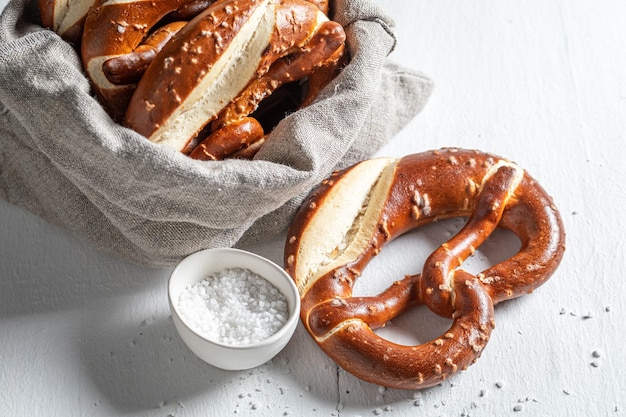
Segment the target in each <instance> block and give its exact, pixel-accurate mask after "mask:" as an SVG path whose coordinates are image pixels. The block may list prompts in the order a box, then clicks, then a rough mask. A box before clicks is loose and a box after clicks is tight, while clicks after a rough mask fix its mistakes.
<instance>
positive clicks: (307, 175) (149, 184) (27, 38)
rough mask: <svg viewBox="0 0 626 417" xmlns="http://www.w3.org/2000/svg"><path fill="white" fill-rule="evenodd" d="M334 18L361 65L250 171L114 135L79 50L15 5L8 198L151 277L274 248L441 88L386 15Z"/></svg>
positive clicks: (1, 190) (33, 7)
mask: <svg viewBox="0 0 626 417" xmlns="http://www.w3.org/2000/svg"><path fill="white" fill-rule="evenodd" d="M333 9H334V11H335V14H334V16H333V18H334V20H336V21H338V22H339V23H341V24H342V25H343V26H344V27H345V30H346V33H347V43H348V49H349V52H350V55H351V62H350V64H349V65H348V66H347V67H346V68H345V70H344V71H343V72H342V73H341V75H340V76H339V77H338V78H336V79H335V80H334V82H333V83H332V84H331V85H329V86H328V87H327V88H326V89H325V90H324V91H323V92H322V95H321V96H320V97H319V99H318V100H317V101H316V102H315V103H314V104H312V105H311V106H309V107H307V108H306V109H303V110H301V111H298V112H295V113H293V114H291V115H290V116H288V117H287V118H286V119H284V120H283V121H282V122H281V123H280V124H279V125H278V126H277V127H276V128H275V130H274V131H273V132H272V134H271V136H270V138H269V139H268V141H267V143H266V145H265V146H264V147H263V148H262V150H261V151H260V152H259V153H258V154H257V156H256V158H255V160H254V161H241V160H226V161H219V162H215V161H209V162H201V161H195V160H192V159H190V158H188V157H187V156H185V155H183V154H180V153H178V152H176V151H173V150H170V149H168V148H165V147H162V146H159V145H155V144H153V143H151V142H149V141H148V140H146V139H145V138H144V137H142V136H141V135H139V134H137V133H135V132H133V131H131V130H129V129H126V128H124V127H122V126H120V125H118V124H116V123H114V122H113V121H112V120H111V119H110V118H109V117H108V115H107V114H106V113H105V111H104V110H103V109H102V107H101V106H100V105H99V104H98V102H97V101H96V100H95V99H94V97H93V96H92V94H91V92H90V88H89V82H88V80H87V79H86V78H85V75H84V73H83V70H82V67H81V63H80V60H79V57H78V56H77V54H76V53H75V51H74V50H73V49H72V47H71V46H70V45H69V44H67V43H66V42H64V41H62V40H61V39H60V38H59V37H58V36H57V35H56V34H55V33H53V32H51V31H49V30H46V29H43V28H42V27H40V26H39V12H38V9H37V3H36V0H12V1H11V2H10V3H9V4H8V6H7V7H6V9H5V10H4V12H3V14H2V16H1V17H0V141H1V144H0V197H2V198H4V199H6V200H7V201H9V202H12V203H14V204H16V205H18V206H20V207H23V208H25V209H27V210H29V211H30V212H32V213H35V214H36V215H39V216H41V217H42V218H44V219H46V220H47V221H49V222H50V223H52V224H55V225H59V226H61V227H63V228H65V229H67V230H68V231H70V232H71V233H73V234H74V235H76V236H77V237H78V238H80V239H82V240H83V241H86V242H88V243H90V244H92V245H94V246H95V247H97V248H99V249H101V250H103V251H105V252H107V253H109V254H113V255H116V256H119V257H122V258H124V259H126V260H129V261H131V262H135V263H139V264H144V265H150V266H171V265H173V264H174V263H176V262H177V261H179V260H180V259H181V258H183V257H184V256H186V255H188V254H190V253H193V252H195V251H197V250H200V249H203V248H212V247H228V246H237V245H241V244H244V243H251V242H257V241H260V240H263V239H268V238H272V237H276V236H278V235H279V234H280V233H281V232H283V231H284V230H285V229H286V227H287V226H288V225H289V222H290V221H291V218H292V215H293V214H294V212H295V210H296V209H297V207H298V205H299V204H300V203H301V201H302V199H303V198H304V197H305V196H306V194H307V193H308V191H309V190H310V189H311V188H312V187H313V186H314V185H316V184H317V183H319V182H320V181H322V180H323V179H324V178H325V177H327V176H328V175H329V174H330V173H331V172H332V171H333V170H335V169H340V168H344V167H347V166H349V165H351V164H353V163H355V162H357V161H359V160H362V159H366V158H368V157H369V156H371V155H372V154H373V153H374V152H376V151H377V150H378V149H379V148H380V147H381V146H382V145H383V144H385V143H386V142H387V141H389V140H390V139H391V138H392V136H393V135H394V134H395V133H396V132H398V131H399V130H400V129H401V128H402V127H404V126H405V125H406V123H407V122H408V121H409V120H410V119H412V118H413V117H414V116H415V115H416V114H417V113H418V112H419V111H420V110H421V109H422V108H423V106H424V104H425V102H426V100H427V98H428V96H429V94H430V91H431V88H432V84H431V82H430V80H429V79H428V78H426V77H424V76H423V75H421V74H419V73H417V72H415V71H413V70H409V69H406V68H402V67H400V66H398V65H395V64H394V63H392V62H390V61H389V60H388V58H387V56H388V54H389V53H390V52H391V51H392V50H393V47H394V45H395V42H396V39H395V37H394V34H393V23H392V21H391V20H390V19H389V18H388V17H387V16H386V15H385V13H384V12H383V11H382V10H381V9H380V8H379V7H377V6H376V5H375V4H373V3H372V2H371V1H370V0H336V1H335V2H334V3H333Z"/></svg>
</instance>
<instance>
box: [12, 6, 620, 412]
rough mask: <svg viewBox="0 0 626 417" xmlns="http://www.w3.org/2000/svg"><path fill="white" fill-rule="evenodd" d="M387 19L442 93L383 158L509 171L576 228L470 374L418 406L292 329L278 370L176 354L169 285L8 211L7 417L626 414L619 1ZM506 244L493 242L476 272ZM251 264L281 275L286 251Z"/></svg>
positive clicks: (412, 247)
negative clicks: (477, 158) (442, 158)
mask: <svg viewBox="0 0 626 417" xmlns="http://www.w3.org/2000/svg"><path fill="white" fill-rule="evenodd" d="M5 4H6V0H0V7H1V6H4V5H5ZM381 4H384V5H385V6H384V7H385V8H386V9H387V10H388V11H389V13H390V14H391V15H392V16H393V17H394V19H395V21H396V24H397V33H398V37H399V42H398V45H397V48H396V50H395V52H394V53H393V55H392V59H393V60H395V61H397V62H400V63H403V64H405V65H407V66H409V67H411V68H414V69H418V70H421V71H423V72H424V73H426V74H428V75H429V76H431V77H432V78H433V79H434V80H435V82H436V89H435V92H434V94H433V96H432V98H431V100H430V102H429V103H428V105H427V107H426V109H425V111H424V112H423V113H422V114H421V115H420V116H419V117H418V118H417V119H415V120H414V121H413V123H411V125H410V126H408V127H407V128H406V129H405V130H404V131H402V132H401V133H400V134H399V135H398V136H397V137H396V138H395V139H394V141H393V142H392V143H391V144H390V145H388V146H387V147H386V148H385V149H383V150H382V151H381V152H380V155H393V156H400V155H402V154H405V153H411V152H419V151H424V150H429V149H435V148H439V147H443V146H459V147H465V148H477V149H481V150H484V151H489V152H493V153H497V154H500V155H502V156H505V157H508V158H510V159H512V160H514V161H516V162H518V163H519V164H520V165H521V166H523V167H525V168H526V169H527V170H528V171H529V172H530V173H531V175H533V176H534V177H535V178H536V179H538V180H539V182H540V183H541V184H542V185H543V186H544V188H546V189H547V190H548V191H549V193H550V194H551V195H552V196H553V197H554V199H555V202H556V205H557V206H558V207H559V208H560V210H561V213H562V216H563V219H564V222H565V226H566V231H567V247H568V250H567V252H566V256H565V258H564V260H563V262H562V265H561V267H560V269H559V270H558V271H557V273H556V274H555V275H554V276H553V277H552V279H551V280H550V281H548V283H547V284H546V285H544V286H543V287H541V288H540V289H539V290H537V291H536V292H535V293H534V294H532V295H530V296H527V297H522V298H520V299H517V300H514V301H511V302H507V303H505V304H502V305H499V306H498V307H497V308H496V322H497V327H496V329H495V330H494V332H493V336H492V339H491V341H490V342H489V344H488V346H487V348H486V349H485V351H484V353H483V355H482V357H481V358H480V360H479V361H478V363H477V364H475V365H473V366H472V367H470V368H469V369H468V370H467V371H466V372H463V373H461V374H459V375H457V376H456V377H454V378H452V379H450V380H449V381H447V382H445V383H443V384H442V385H441V386H437V387H434V388H431V389H428V390H424V391H421V392H413V391H397V390H389V389H384V388H381V387H378V386H375V385H371V384H367V383H363V382H360V381H358V380H357V379H355V378H354V377H352V376H351V375H349V374H346V373H345V372H343V371H341V370H338V369H337V367H336V366H335V365H334V364H333V363H332V362H331V361H330V360H329V359H327V358H326V357H325V356H324V355H323V354H322V353H321V352H320V351H319V350H318V349H317V347H316V346H315V345H314V344H313V342H312V340H311V339H310V338H309V337H308V335H307V334H306V332H305V331H304V330H303V329H302V327H300V328H299V329H298V331H297V332H296V336H295V337H294V339H293V340H292V341H291V343H290V344H289V345H288V346H287V347H286V348H285V350H284V351H283V352H282V353H281V354H280V355H279V356H278V357H277V358H276V359H275V360H274V361H273V362H271V363H269V364H266V365H264V366H261V367H259V368H257V369H254V370H251V371H244V372H226V371H220V370H218V369H215V368H212V367H210V366H208V365H205V364H204V363H203V362H201V361H200V360H198V359H196V358H195V357H194V356H193V354H192V353H190V352H189V351H188V350H187V349H186V348H185V347H184V345H183V344H182V342H181V341H180V340H179V339H178V337H177V335H176V333H175V330H174V327H173V323H172V322H171V320H170V318H169V312H168V307H167V299H166V293H165V285H166V279H167V276H168V273H169V270H165V269H163V270H161V269H146V268H141V267H137V266H134V265H130V264H127V263H124V262H120V261H119V260H117V259H112V258H109V257H107V256H104V255H102V254H100V253H97V252H96V251H94V250H92V249H90V248H88V247H85V246H84V245H83V244H82V243H80V242H78V241H76V240H75V239H74V238H73V237H71V236H69V235H68V234H67V233H66V232H64V231H63V230H59V229H57V228H55V227H52V226H50V225H48V224H46V223H45V222H43V221H42V220H40V219H38V218H36V217H33V216H32V215H30V214H29V213H26V212H24V211H23V210H21V209H18V208H16V207H14V206H12V205H10V204H8V203H6V202H4V201H0V415H3V416H103V417H104V416H106V417H108V416H164V417H165V416H176V417H186V416H189V417H192V416H193V417H195V416H211V415H218V414H219V415H224V416H226V415H234V414H236V415H245V416H248V415H250V416H281V415H293V416H358V415H360V416H368V415H389V416H391V415H393V416H463V415H464V416H469V415H473V416H501V415H509V414H515V415H520V416H521V415H532V416H621V415H626V400H625V399H624V398H625V397H626V371H625V368H624V363H623V358H624V343H625V342H626V337H625V336H624V334H625V333H626V325H625V319H624V312H625V311H626V302H625V301H624V294H625V293H626V279H625V278H624V265H625V260H624V258H625V247H624V243H623V241H624V239H625V238H626V236H625V235H626V233H625V232H626V227H625V226H624V221H623V213H624V206H625V204H624V203H625V202H626V198H625V197H624V192H625V189H624V188H625V187H624V183H625V180H624V177H625V174H626V167H625V165H626V164H625V163H624V159H625V158H626V152H625V151H624V145H623V142H624V141H625V140H626V117H625V116H626V24H625V22H626V2H624V1H621V0H601V1H596V0H586V1H583V0H555V1H550V2H548V1H544V0H527V1H501V2H494V1H487V0H484V1H473V2H467V1H460V0H437V1H435V0H429V1H415V0H410V1H409V0H405V1H400V0H395V1H387V2H382V1H381ZM460 226H461V223H460V222H459V221H449V222H442V223H440V224H438V225H435V226H433V227H429V228H427V229H426V230H424V231H422V232H418V233H412V234H411V235H409V236H406V237H404V238H401V239H400V240H398V241H397V242H394V243H393V244H392V245H391V246H390V247H389V248H388V249H387V250H386V251H384V252H383V253H382V254H381V255H380V257H379V258H378V259H376V261H375V262H374V263H372V265H370V267H369V268H368V273H367V274H366V275H365V276H364V277H363V279H362V281H360V282H359V286H358V291H360V292H362V293H367V292H370V291H374V290H375V289H376V288H378V287H380V286H383V285H382V284H375V283H373V282H374V281H373V279H370V281H369V283H371V285H368V281H367V280H368V277H370V278H371V277H373V276H386V277H389V279H394V278H397V277H398V276H402V275H403V274H404V273H408V272H414V271H415V270H416V268H419V263H420V262H421V261H423V259H424V258H425V257H426V255H427V253H428V251H429V250H430V249H432V248H434V247H435V245H437V244H438V243H440V241H441V240H442V239H444V238H447V237H448V236H449V235H450V234H451V233H453V232H454V231H455V230H458V228H459V227H460ZM511 243H512V239H511V238H510V236H508V235H506V234H500V235H498V236H497V237H496V238H494V239H492V240H491V241H489V242H487V244H486V245H485V248H484V249H483V250H482V251H480V252H479V253H478V254H477V256H475V257H474V258H473V259H472V260H471V262H470V266H469V268H470V269H476V270H478V269H480V267H481V266H482V265H483V264H485V263H487V262H488V259H494V258H495V259H498V258H501V257H502V256H504V255H506V254H507V253H508V252H507V248H509V247H510V246H511ZM251 249H252V250H254V251H256V252H258V253H261V254H263V255H266V256H268V257H270V258H272V259H273V260H275V261H277V262H280V260H281V253H282V242H281V241H275V242H270V243H269V244H265V245H260V246H259V247H257V248H251ZM509 250H510V249H509ZM448 324H449V323H448V322H447V321H446V320H443V319H439V318H436V317H435V316H434V315H433V314H432V313H430V312H428V311H427V310H424V309H418V310H417V311H415V312H412V313H411V314H410V315H409V316H408V317H406V318H404V319H402V320H398V321H397V322H394V323H392V324H391V325H390V326H389V328H387V329H385V331H384V334H386V335H387V336H388V337H390V338H394V339H395V340H399V341H407V342H411V343H418V342H423V341H426V340H428V339H429V338H431V337H433V336H435V335H436V334H438V333H439V332H440V331H442V330H444V329H445V328H446V326H447V325H448ZM593 352H597V354H598V355H599V357H598V358H595V357H594V356H593ZM594 365H595V366H594ZM498 386H500V387H498ZM516 406H517V408H518V409H519V408H520V407H521V409H520V410H519V411H515V410H516Z"/></svg>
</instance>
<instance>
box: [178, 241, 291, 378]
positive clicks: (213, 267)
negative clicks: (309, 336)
mask: <svg viewBox="0 0 626 417" xmlns="http://www.w3.org/2000/svg"><path fill="white" fill-rule="evenodd" d="M233 270H239V271H240V270H244V271H249V272H250V273H252V274H254V275H258V276H260V277H262V278H264V280H266V281H263V282H261V281H259V280H256V281H255V282H257V283H258V284H260V286H259V287H260V288H267V287H270V288H275V289H277V290H278V291H280V293H281V294H282V296H280V295H274V296H272V297H280V298H281V299H282V300H278V301H276V302H275V303H272V304H274V306H273V307H272V308H274V310H271V311H273V312H272V313H271V314H270V313H269V310H268V313H262V314H261V316H264V317H265V319H267V317H273V314H275V310H278V311H281V308H284V310H286V311H285V313H286V314H285V317H284V320H281V323H282V322H283V321H284V323H282V324H281V326H282V327H280V328H279V329H278V330H276V331H275V333H273V334H271V335H269V336H267V337H265V335H266V334H267V333H268V328H269V327H272V326H267V325H266V324H267V323H266V322H262V321H261V324H260V325H256V327H255V326H252V325H251V324H250V323H258V321H257V320H256V319H255V320H249V321H246V322H239V324H240V326H235V327H240V328H238V329H236V330H237V331H239V333H243V334H245V333H246V332H250V333H251V336H254V337H251V339H254V338H255V337H256V338H258V337H259V335H261V336H262V337H263V339H262V340H253V341H242V340H240V339H237V338H233V337H224V336H223V335H221V336H220V334H219V333H216V332H215V331H213V332H211V331H209V332H207V328H209V329H211V328H215V327H218V328H219V327H220V326H224V323H226V322H229V321H230V320H231V316H237V315H241V313H242V312H241V311H235V312H231V313H228V312H225V313H224V314H223V315H222V316H215V315H213V316H210V315H209V316H206V315H204V314H205V313H206V312H204V311H201V312H200V313H202V314H200V315H191V314H190V304H189V293H190V288H197V286H198V285H199V284H198V283H199V282H201V281H205V287H204V289H201V290H200V291H198V290H197V289H196V290H194V296H196V303H195V304H194V309H193V311H192V312H197V311H198V310H199V309H198V308H195V307H198V305H197V304H198V303H197V301H198V299H197V297H201V295H200V293H202V294H204V293H205V291H206V290H207V289H208V291H207V293H208V294H210V297H209V296H206V295H204V297H207V298H212V299H215V298H223V297H228V295H227V294H226V295H219V296H218V297H215V293H214V289H213V287H211V286H209V285H208V284H207V283H206V279H207V277H211V276H216V275H218V274H224V271H233ZM227 275H228V279H229V280H231V281H232V280H235V281H237V280H239V279H241V280H244V279H245V276H244V277H238V276H237V274H232V273H230V272H228V273H227ZM237 282H238V281H237ZM268 283H269V284H271V285H269V284H268ZM213 284H214V286H215V287H218V286H221V285H222V284H219V285H218V284H215V282H214V283H213ZM240 287H242V288H244V287H245V286H244V285H240ZM254 288H256V287H254ZM218 290H220V291H221V293H220V294H224V293H232V292H235V291H229V288H228V287H226V288H222V287H220V288H218ZM255 291H256V290H255ZM258 294H261V292H258V291H256V292H253V293H252V296H256V295H258ZM274 294H276V292H275V291H274ZM181 295H183V297H184V300H183V301H181ZM283 296H284V298H283ZM259 297H262V296H261V295H259ZM168 298H169V305H170V311H171V312H172V318H173V320H174V325H175V327H176V330H177V331H178V333H179V335H180V337H181V338H182V340H183V341H184V342H185V344H186V345H187V346H188V347H189V349H191V351H192V352H193V353H195V354H196V355H197V356H198V357H199V358H200V359H202V360H204V361H205V362H207V363H209V364H211V365H213V366H216V367H218V368H221V369H226V370H243V369H250V368H254V367H257V366H259V365H262V364H264V363H265V362H267V361H269V360H270V359H272V358H273V357H274V356H276V355H277V354H278V353H279V352H280V351H281V350H282V349H283V348H284V347H285V345H286V344H287V343H288V342H289V340H290V339H291V337H292V336H293V333H294V332H295V330H296V327H297V324H298V320H299V315H300V295H299V293H298V289H297V288H296V285H295V283H294V282H293V280H292V279H291V277H290V276H289V275H288V274H287V273H286V272H285V271H284V270H283V269H282V268H281V267H280V266H278V265H276V264H275V263H274V262H272V261H270V260H268V259H265V258H263V257H261V256H259V255H256V254H254V253H251V252H246V251H243V250H239V249H232V248H218V249H206V250H201V251H199V252H196V253H194V254H191V255H189V256H188V257H186V258H185V259H183V260H182V261H181V262H180V263H179V264H178V265H177V266H176V267H175V268H174V270H173V271H172V273H171V275H170V278H169V283H168ZM219 301H220V303H223V302H225V301H226V303H225V304H228V305H230V307H232V305H233V304H236V303H233V302H230V301H228V300H227V299H221V300H219ZM281 301H286V303H287V306H286V307H285V306H284V305H283V303H281ZM213 304H215V303H213ZM264 304H270V303H267V302H264ZM276 305H278V307H276ZM268 308H270V307H268ZM256 309H257V311H256V313H257V314H258V313H259V311H258V310H259V309H261V304H260V303H259V304H258V305H257V307H256ZM243 313H247V311H244V312H243ZM207 317H209V318H208V319H207ZM215 317H226V320H222V319H215ZM200 319H201V320H200ZM202 320H205V321H207V322H205V323H201V321H202ZM271 320H272V321H271V323H270V324H272V325H273V326H274V327H276V326H277V321H278V319H273V318H272V319H271ZM210 321H213V322H210ZM235 324H237V323H235ZM199 325H201V326H202V327H203V328H199V327H198V326H199ZM231 331H233V330H232V326H231Z"/></svg>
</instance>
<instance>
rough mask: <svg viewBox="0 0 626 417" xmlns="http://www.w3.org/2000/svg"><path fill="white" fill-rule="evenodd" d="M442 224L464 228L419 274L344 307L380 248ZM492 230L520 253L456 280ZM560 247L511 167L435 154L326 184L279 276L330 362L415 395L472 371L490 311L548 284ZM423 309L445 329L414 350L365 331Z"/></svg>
mask: <svg viewBox="0 0 626 417" xmlns="http://www.w3.org/2000/svg"><path fill="white" fill-rule="evenodd" d="M450 217H469V218H468V220H467V223H466V224H465V226H464V227H463V229H462V230H461V231H460V232H459V233H458V234H457V235H456V236H454V237H453V238H452V239H451V240H450V241H448V242H446V243H444V244H442V245H441V247H439V248H438V249H437V250H436V251H435V252H434V253H433V254H432V255H430V257H429V258H428V259H427V261H426V262H425V265H424V268H423V271H422V273H421V274H415V275H408V276H406V277H405V278H404V279H401V280H399V281H396V282H395V283H394V284H393V285H392V286H391V287H389V289H387V290H386V291H384V292H383V293H382V294H380V295H378V296H374V297H353V296H352V288H353V284H354V282H355V280H356V279H357V278H358V277H359V276H360V275H361V271H362V270H363V269H364V268H365V266H366V265H367V264H368V262H369V261H370V260H371V259H372V257H374V256H375V255H377V254H378V253H379V252H380V250H381V249H382V248H383V247H384V245H385V244H386V243H387V242H389V241H391V240H392V239H394V238H396V237H397V236H399V235H401V234H403V233H405V232H407V231H409V230H411V229H414V228H416V227H419V226H422V225H424V224H427V223H431V222H434V221H437V220H439V219H445V218H450ZM496 227H502V228H505V229H508V230H510V231H512V232H513V233H514V234H516V235H517V236H518V238H519V240H520V242H521V248H520V250H519V252H518V253H517V254H515V255H514V256H512V257H510V258H509V259H507V260H505V261H503V262H501V263H499V264H497V265H494V266H492V267H490V268H489V269H487V270H485V271H483V272H481V273H480V274H478V275H476V276H474V275H472V274H470V273H468V272H466V271H465V270H463V269H461V265H462V264H463V262H464V261H465V259H466V258H467V257H469V256H471V255H472V254H473V253H474V251H475V250H476V249H477V248H478V247H479V246H480V245H481V243H483V242H484V241H485V239H487V237H488V236H489V235H490V233H491V232H492V231H493V230H494V229H495V228H496ZM564 239H565V235H564V231H563V226H562V222H561V218H560V215H559V213H558V211H557V209H556V208H555V207H554V205H553V202H552V200H551V198H550V197H549V196H548V195H547V194H546V192H545V191H544V190H543V189H542V188H541V186H540V185H539V184H538V183H537V182H536V181H535V180H534V179H533V178H531V177H530V176H529V175H528V174H527V173H526V172H525V171H524V170H522V169H521V168H520V167H519V166H517V165H516V164H514V163H512V162H510V161H508V160H505V159H502V158H499V157H496V156H493V155H488V154H485V153H481V152H478V151H468V150H461V149H443V150H439V151H435V152H430V153H421V154H415V155H410V156H406V157H404V158H401V159H399V160H397V159H391V158H380V159H372V160H367V161H364V162H361V163H358V164H356V165H355V166H353V167H351V168H349V169H347V170H344V171H342V172H336V173H334V174H333V175H332V176H331V177H330V178H329V179H327V180H326V181H324V182H323V183H322V184H320V185H319V187H318V188H316V189H315V190H314V191H313V192H312V193H311V194H310V195H309V196H308V197H307V199H306V200H305V202H304V203H303V205H302V207H301V209H300V210H299V212H298V213H297V214H296V217H295V218H294V221H293V223H292V226H291V227H290V230H289V232H288V240H287V243H286V247H285V265H286V270H287V271H288V273H289V274H290V275H291V276H292V277H293V278H294V280H295V281H296V284H297V286H298V288H299V290H300V293H301V297H302V310H301V319H302V322H303V324H304V326H305V327H306V329H307V330H308V332H309V333H310V334H311V336H312V337H313V338H314V340H315V341H316V342H317V343H318V345H319V346H320V347H321V348H322V349H323V350H324V351H325V352H326V353H327V354H328V355H329V356H330V357H331V358H332V359H333V360H335V361H336V362H337V363H338V364H339V365H340V366H341V367H343V368H344V369H345V370H346V371H348V372H351V373H352V374H354V375H356V376H357V377H360V378H362V379H364V380H366V381H370V382H373V383H376V384H379V385H383V386H388V387H394V388H406V389H419V388H425V387H429V386H433V385H436V384H438V383H440V382H441V381H442V380H444V379H445V378H447V377H448V376H450V375H452V374H454V373H456V372H458V371H460V370H463V369H466V368H467V367H468V366H469V365H471V364H472V363H473V362H475V361H476V360H477V358H478V357H479V356H480V354H481V352H482V351H483V349H484V347H485V345H486V344H487V341H488V340H489V337H490V334H491V330H492V329H493V327H494V316H493V306H494V305H495V304H497V303H499V302H501V301H504V300H508V299H511V298H514V297H518V296H520V295H523V294H526V293H529V292H531V291H532V290H534V289H535V288H537V287H538V286H540V285H541V284H542V283H544V282H545V281H546V280H547V279H548V278H549V277H550V276H551V275H552V273H553V272H554V271H555V269H556V268H557V266H558V265H559V263H560V260H561V258H562V255H563V251H564V249H565V247H564ZM420 303H423V304H425V305H426V306H427V307H428V308H429V309H430V310H432V311H433V312H435V313H437V314H439V315H441V316H443V317H447V318H452V319H453V324H452V327H451V328H450V329H449V330H448V331H446V332H445V333H444V334H442V335H441V336H440V337H438V338H437V339H435V340H432V341H430V342H427V343H424V344H421V345H419V346H403V345H399V344H396V343H392V342H390V341H387V340H385V339H383V338H381V337H379V336H378V335H377V334H376V333H375V332H374V331H373V330H372V329H375V328H377V327H381V326H384V325H385V323H386V322H387V321H389V320H391V319H392V318H394V317H396V316H397V315H398V314H400V313H401V312H402V311H403V310H404V309H405V308H406V307H408V306H410V305H415V304H420Z"/></svg>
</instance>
